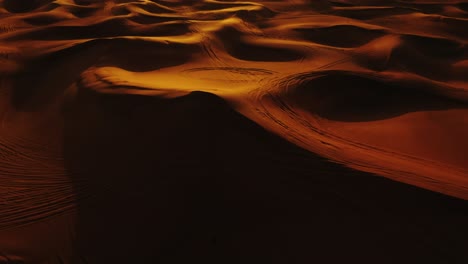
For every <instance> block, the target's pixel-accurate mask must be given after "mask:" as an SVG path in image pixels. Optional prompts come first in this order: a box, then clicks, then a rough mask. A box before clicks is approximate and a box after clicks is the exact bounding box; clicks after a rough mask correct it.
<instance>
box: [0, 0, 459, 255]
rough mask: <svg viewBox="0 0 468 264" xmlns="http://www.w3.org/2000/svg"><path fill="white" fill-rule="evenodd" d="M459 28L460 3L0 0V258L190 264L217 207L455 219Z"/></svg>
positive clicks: (205, 248) (392, 0) (297, 213)
mask: <svg viewBox="0 0 468 264" xmlns="http://www.w3.org/2000/svg"><path fill="white" fill-rule="evenodd" d="M467 26H468V5H467V4H466V3H465V2H464V1H423V0H418V1H396V0H390V1H379V0H362V1H346V0H340V1H338V0H336V1H325V0H318V1H312V0H294V1H293V0H291V1H273V0H271V1H227V0H226V1H220V0H201V1H195V0H182V1H175V0H174V1H171V0H158V1H157V0H140V1H137V0H107V1H99V0H55V1H52V0H29V1H26V0H22V1H20V0H4V1H0V85H1V87H0V88H1V89H0V116H1V120H0V121H1V124H0V183H1V184H0V195H1V196H0V232H4V233H3V234H4V237H7V239H4V240H0V253H1V254H0V263H3V262H6V263H8V262H7V261H9V260H8V258H10V259H14V258H15V256H18V257H19V258H22V259H23V261H25V262H27V263H53V262H54V261H61V259H62V258H63V259H65V260H66V259H69V261H71V262H72V259H74V258H78V259H80V260H79V261H82V262H84V263H102V261H103V260H104V259H105V260H106V261H113V263H118V262H119V261H122V262H123V260H124V259H127V260H128V259H131V256H130V255H131V254H132V253H133V252H137V251H138V250H139V249H138V247H140V250H141V251H142V252H144V253H142V255H141V259H142V260H143V259H144V258H145V257H148V256H150V255H151V256H152V257H153V260H154V261H157V260H159V261H160V262H162V263H166V262H167V263H172V262H170V259H171V254H173V253H174V252H178V251H177V250H179V249H180V250H186V251H184V252H186V253H187V252H188V253H187V254H188V255H189V256H192V257H193V258H204V257H206V256H208V255H211V253H210V252H211V251H210V250H212V249H211V246H210V245H211V244H209V243H208V244H207V245H205V244H203V243H201V244H200V245H205V246H200V247H203V248H195V247H193V248H192V247H190V246H189V245H193V244H196V243H197V242H196V241H198V240H197V239H199V237H200V236H202V237H203V236H205V235H207V234H211V233H210V232H214V233H216V232H215V231H213V229H211V227H210V226H207V225H206V224H205V223H204V220H203V218H202V217H200V216H199V215H198V214H197V213H196V212H195V211H196V210H201V211H203V212H204V213H205V214H207V215H210V217H215V216H214V215H216V214H213V213H212V212H211V211H210V210H213V208H219V207H220V206H221V205H220V204H223V205H224V206H227V208H230V209H232V212H238V213H239V214H244V213H245V214H250V213H252V214H253V215H255V217H257V219H263V217H266V216H267V215H268V216H270V217H272V218H274V215H275V213H274V210H273V209H271V211H269V210H270V209H268V208H270V207H271V208H275V206H277V207H278V208H281V209H278V210H280V211H287V212H288V213H290V214H291V215H294V217H304V219H309V220H310V219H312V218H313V217H312V216H311V215H302V213H300V211H301V209H300V207H299V206H298V205H297V203H299V204H302V203H304V204H305V205H304V206H306V207H307V206H312V205H313V206H315V207H316V208H317V209H316V210H317V212H322V211H321V210H323V212H324V214H327V213H330V214H332V215H334V214H336V215H340V214H344V215H348V214H351V215H352V214H353V213H356V212H366V213H371V212H374V213H375V212H377V213H379V214H380V213H384V214H385V213H395V214H411V212H413V213H414V214H418V213H420V214H422V215H437V216H440V215H444V214H447V215H456V216H459V215H466V214H464V211H465V210H464V209H466V207H465V205H463V204H464V202H463V200H468V163H467V161H466V156H467V155H466V154H467V149H468V139H467V137H466V135H467V134H468V75H467V72H468V53H467V48H466V45H467V43H468V34H467V31H466V27H467ZM255 160H256V162H255ZM308 164H310V165H308ZM264 174H265V176H263V175H264ZM189 175H191V176H189ZM268 175H269V176H268ZM285 175H291V176H290V177H289V178H288V177H286V176H285ZM340 175H341V176H340ZM376 176H378V177H376ZM304 179H306V180H304ZM387 179H390V180H391V181H388V180H387ZM300 181H305V183H304V186H308V187H309V188H311V189H310V190H309V191H307V190H306V189H307V188H304V190H303V189H301V188H300V187H299V186H298V182H300ZM394 181H396V182H394ZM400 182H401V183H405V184H400ZM315 184H318V185H315ZM406 184H409V185H406ZM180 186H183V187H180ZM194 186H196V187H194ZM200 186H201V187H200ZM219 186H223V187H222V188H224V189H223V190H224V191H225V192H226V193H223V191H219V189H218V188H221V187H219ZM285 186H287V187H285ZM317 186H325V188H323V189H324V190H318V189H320V188H318V187H317ZM414 186H416V187H418V188H423V189H427V190H430V191H432V192H429V191H426V190H420V189H418V188H415V187H414ZM197 188H201V189H202V190H203V192H204V193H206V194H200V193H198V192H197V191H196V190H197ZM256 188H257V189H256ZM286 189H287V190H286ZM238 192H239V193H245V196H242V195H240V194H238ZM433 192H435V193H433ZM399 194H400V195H401V197H400V198H399ZM442 194H443V195H442ZM262 195H264V196H262ZM301 195H302V196H301ZM444 195H448V196H452V197H456V198H450V197H446V196H444ZM309 196H310V197H309ZM181 197H187V198H181ZM189 197H190V198H189ZM214 197H218V199H219V200H220V202H219V203H220V204H218V203H217V202H216V201H213V200H216V198H214ZM219 197H224V198H223V199H221V198H219ZM226 197H227V198H226ZM278 197H281V198H278ZM285 197H287V198H285ZM304 197H308V198H307V199H306V198H304ZM324 197H327V198H324ZM302 198H304V199H302ZM321 199H323V201H324V202H323V203H319V202H314V203H312V202H311V203H312V204H309V205H307V204H306V202H304V201H306V200H307V201H311V200H314V201H319V200H321ZM372 199H375V201H371V200H372ZM411 199H413V201H406V200H411ZM458 199H461V200H458ZM142 200H143V201H142ZM249 200H250V201H253V202H252V207H250V206H249V205H248V202H245V201H249ZM283 200H287V201H292V200H294V202H284V203H285V204H283V202H282V201H283ZM164 201H170V202H167V204H166V203H165V202H164ZM233 201H237V202H239V201H242V202H239V204H236V202H233ZM272 201H274V202H272ZM298 201H300V202H298ZM244 202H245V203H244ZM374 202H375V204H374ZM169 204H170V205H171V206H169ZM286 204H287V205H286ZM205 205H206V206H208V207H209V208H211V209H210V210H209V209H206V208H205V207H204V206H205ZM254 205H255V206H257V207H260V208H263V209H259V213H255V212H254V211H255V209H254V208H255V206H254ZM262 206H264V207H262ZM296 206H297V207H296ZM221 207H222V206H221ZM241 207H245V208H247V209H245V210H244V209H239V208H241ZM180 208H184V209H183V210H182V209H180ZM186 208H191V209H186ZM327 208H328V209H327ZM296 209H297V210H296ZM191 210H193V211H191ZM204 210H206V211H204ZM243 210H244V211H243ZM262 210H264V211H262ZM327 210H330V211H327ZM122 212H127V213H124V215H122ZM223 212H224V211H223ZM232 212H231V211H229V210H228V209H226V212H224V214H225V215H224V216H225V218H226V219H231V218H233V219H234V218H236V216H234V215H235V213H232ZM246 212H247V213H246ZM260 212H263V213H264V215H263V216H262V214H261V213H260ZM185 214H187V215H189V216H188V217H187V219H192V220H193V222H190V221H188V220H187V221H184V220H183V219H184V216H185ZM286 214H287V213H286ZM94 215H98V216H101V217H97V216H96V217H95V216H94ZM132 215H135V216H138V217H132ZM161 215H164V217H160V216H161ZM104 216H105V217H104ZM179 216H180V218H179ZM145 217H146V218H145ZM143 218H145V219H146V220H138V219H143ZM240 218H242V217H240ZM267 218H268V217H267ZM57 219H58V220H57ZM110 219H120V220H118V221H117V220H116V223H115V224H108V221H109V220H110ZM174 219H175V220H174ZM223 219H224V218H223ZM246 219H247V218H246ZM246 219H242V221H247V220H246ZM280 219H281V220H278V221H283V222H281V223H285V222H284V221H286V220H285V219H283V218H280ZM137 220H138V221H142V223H141V227H139V226H138V224H137V222H138V221H137ZM451 220H453V219H451ZM49 221H51V223H52V222H53V223H59V224H57V228H56V229H54V228H52V227H50V226H49V224H47V223H49ZM54 221H56V222H54ZM151 221H154V224H151ZM223 221H228V222H229V221H230V220H225V219H224V220H223ZM233 221H234V220H233ZM242 221H241V222H242ZM259 221H260V220H259ZM444 221H447V222H449V220H441V222H443V223H445V224H447V222H444ZM125 222H128V223H132V224H130V225H129V226H130V227H128V228H127V229H125V228H123V229H122V230H121V232H122V233H121V237H123V238H125V239H129V241H130V239H131V238H132V237H135V236H136V234H139V235H140V236H142V237H143V238H140V240H141V241H142V242H141V243H137V244H135V245H133V246H132V244H131V243H130V242H129V241H127V242H125V243H123V242H122V245H119V241H120V240H119V239H118V235H116V234H115V233H116V231H115V230H117V229H118V227H117V226H118V225H119V224H123V223H125ZM324 222H326V221H325V220H324ZM410 222H411V221H410ZM418 222H419V221H418V220H414V221H412V222H411V223H410V224H408V225H409V226H412V227H414V226H415V225H417V223H418ZM351 223H355V222H353V221H351ZM51 225H52V224H51ZM106 225H108V227H107V228H102V227H103V226H106ZM145 225H146V226H151V227H148V230H147V235H142V234H141V233H144V231H143V230H144V228H143V227H144V226H145ZM349 225H350V226H349V227H350V228H352V225H351V224H349ZM402 225H403V224H402ZM433 225H436V224H435V222H434V223H427V225H423V226H424V228H427V229H431V228H432V227H433ZM34 226H38V227H37V228H34ZM44 226H48V227H44ZM163 226H170V227H171V228H172V229H171V228H167V230H166V229H165V228H164V227H163ZM179 226H182V227H181V228H180V230H179V229H178V227H179ZM193 226H196V227H201V228H202V229H201V230H205V231H206V230H209V231H206V232H205V233H204V231H200V234H198V233H197V232H198V231H197V232H195V233H197V234H193V236H190V235H187V236H188V237H187V236H186V233H190V232H192V231H190V230H193V229H192V228H193ZM272 226H275V225H272ZM281 226H283V225H282V224H281ZM336 226H338V223H336V225H335V228H337V229H335V230H338V229H339V228H338V227H336ZM455 226H456V225H455ZM27 228H30V229H31V230H33V231H31V230H29V229H27ZM100 228H102V230H100ZM288 228H292V227H291V226H289V225H288ZM72 229H73V230H74V231H70V230H72ZM306 229H307V228H306ZM1 230H3V231H1ZM41 230H42V231H41ZM44 230H49V231H44ZM119 230H120V229H119ZM173 230H178V231H173ZM340 230H341V229H340ZM98 231H99V232H100V231H102V232H103V233H104V234H105V236H107V238H108V239H107V240H106V239H103V238H98V237H96V236H95V234H94V233H96V232H98ZM264 231H265V230H264ZM341 231H343V230H341ZM341 231H340V232H341ZM367 231H368V232H367V233H366V232H364V233H365V234H366V235H365V237H366V236H367V238H369V239H373V238H375V237H374V235H373V233H372V232H371V231H369V230H368V229H367ZM15 232H17V233H15ZM28 232H31V233H34V234H42V235H37V236H44V233H48V232H51V233H54V234H55V235H53V236H51V237H52V238H51V239H49V240H48V241H47V242H46V243H44V244H47V245H48V247H47V249H46V250H45V251H44V252H43V253H38V252H39V250H37V248H36V249H35V250H32V248H34V247H32V246H31V245H32V244H34V243H37V242H34V241H36V240H35V239H36V238H33V237H32V236H28V235H25V234H26V233H28ZM41 232H44V233H41ZM184 232H185V233H184ZM260 232H261V233H258V234H257V235H260V236H261V235H265V234H264V233H262V232H263V231H260ZM265 232H266V233H268V232H267V231H265ZM311 232H312V231H311ZM336 232H337V234H338V233H339V232H338V231H336ZM349 232H351V231H349ZM434 232H436V231H434ZM437 232H438V231H437ZM437 232H436V233H430V232H429V233H430V234H429V235H428V237H431V236H432V237H431V238H433V237H439V238H440V237H444V236H449V238H448V239H449V240H450V239H453V241H455V242H453V244H451V245H452V246H453V245H454V244H456V242H457V241H458V240H457V239H458V238H454V237H452V236H450V235H449V233H437ZM117 233H118V232H117ZM461 233H462V234H463V230H461ZM1 234H2V233H0V235H1ZM64 234H65V235H64ZM236 235H238V236H240V237H241V236H242V235H241V234H240V233H236ZM322 235H323V236H324V237H325V236H326V235H325V234H322ZM353 235H355V233H353ZM152 236H156V237H158V238H157V239H155V240H157V242H154V243H152V242H148V241H151V240H152V239H153V237H152ZM208 236H211V235H208ZM416 236H417V235H414V237H416ZM181 237H183V238H184V239H186V241H190V242H187V244H183V245H180V244H178V243H181V242H180V241H179V240H177V238H181ZM15 238H18V240H16V239H15ZM55 238H60V239H55ZM203 239H205V238H203ZM207 239H208V238H207ZM238 239H239V240H236V241H237V242H239V241H244V242H245V240H243V238H238ZM392 239H393V240H392ZM392 239H390V241H394V240H395V241H396V240H397V238H396V237H393V238H392ZM428 239H429V238H428ZM91 240H96V241H98V242H100V243H103V244H105V243H109V246H108V247H107V249H102V251H101V252H99V250H98V249H96V248H93V247H92V246H90V245H95V244H92V243H90V245H87V243H88V242H89V241H91ZM286 240H287V239H286ZM12 241H13V242H12ZM57 241H59V242H57ZM70 241H72V242H70ZM203 241H205V240H203ZM431 241H432V240H431ZM120 242H121V241H120ZM15 243H16V245H15ZM191 243H192V244H191ZM239 243H243V242H239ZM388 243H390V242H388ZM408 243H409V242H408ZM432 243H433V244H431V243H429V245H428V247H429V248H437V247H438V246H440V245H439V244H437V243H438V242H432ZM98 244H99V243H98ZM156 244H157V245H156ZM247 244H248V243H247ZM449 244H450V243H449ZM457 245H458V244H457ZM270 246H271V245H270ZM369 246H371V245H369ZM2 247H3V248H6V250H5V252H6V253H3V251H2ZM126 247H127V250H128V252H130V253H129V255H128V256H120V257H122V258H121V259H120V260H119V258H118V257H117V256H116V257H115V259H113V256H111V255H110V253H111V252H112V251H115V250H116V249H120V250H122V251H123V249H124V248H126ZM421 247H422V246H421ZM70 248H72V249H73V250H71V252H69V251H70ZM154 248H158V249H159V251H158V250H156V251H157V253H154V254H153V253H151V252H153V251H152V250H154ZM225 248H229V246H225ZM233 248H234V247H233ZM233 248H229V250H234V249H233ZM453 248H454V251H450V253H447V254H445V253H440V255H438V256H439V257H440V259H444V257H447V256H450V257H452V258H453V260H459V258H461V257H464V256H463V255H462V254H461V253H459V252H458V251H456V249H458V247H456V246H453ZM244 249H245V250H247V251H248V253H245V254H246V255H245V256H248V255H249V254H254V253H252V252H250V251H249V250H250V248H244ZM296 249H297V248H296ZM423 249H424V248H423V247H422V248H421V249H420V250H421V251H420V252H423V251H424V250H423ZM226 250H227V249H226ZM374 250H376V252H377V251H378V248H374ZM156 251H155V252H156ZM260 251H261V250H260ZM260 251H259V252H260ZM416 251H417V250H416ZM56 252H60V253H56ZM171 252H172V253H171ZM301 252H302V253H297V254H299V255H300V254H303V253H304V252H303V251H301ZM417 252H419V251H417ZM231 253H232V252H231ZM56 254H59V255H60V257H58V258H57V259H54V260H51V259H49V256H51V255H56ZM74 254H76V255H77V256H75V255H74ZM158 254H159V255H158ZM174 254H175V253H174ZM226 254H227V253H226ZM259 254H260V255H259V256H262V254H266V253H265V252H263V253H259ZM304 254H305V253H304ZM402 254H403V253H402ZM444 254H445V255H444ZM71 255H73V256H71ZM228 255H229V254H228ZM254 255H255V254H254ZM416 255H417V254H416ZM21 256H22V257H21ZM242 256H244V255H242ZM418 256H419V255H418ZM81 257H83V258H84V259H83V258H81ZM302 257H304V259H307V258H306V257H305V256H302ZM2 258H5V259H6V260H4V259H2ZM180 258H181V259H180V261H182V258H183V257H180ZM188 258H189V257H188ZM189 259H190V258H189ZM312 259H313V258H312ZM318 259H321V258H318ZM428 259H429V260H433V261H435V260H437V257H434V256H431V257H428ZM440 259H439V260H440ZM2 261H3V262H2ZM174 261H175V262H177V260H174ZM213 261H214V260H213ZM244 261H245V259H244ZM250 261H254V258H253V259H252V260H250ZM260 261H261V260H260ZM276 261H281V260H280V258H278V259H277V260H276ZM337 261H338V259H337ZM389 261H390V262H389V263H392V262H391V260H389ZM415 261H416V260H415ZM214 262H216V261H214ZM232 262H233V263H236V262H235V260H232ZM287 262H288V261H287V260H283V262H282V263H287ZM298 262H299V263H301V262H300V261H298ZM224 263H228V262H227V261H225V262H224ZM239 263H247V262H239ZM259 263H260V262H259Z"/></svg>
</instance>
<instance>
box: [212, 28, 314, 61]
mask: <svg viewBox="0 0 468 264" xmlns="http://www.w3.org/2000/svg"><path fill="white" fill-rule="evenodd" d="M217 34H218V37H219V39H220V40H221V41H222V45H223V46H224V48H225V49H226V51H227V53H229V54H230V55H231V56H233V57H235V58H237V59H240V60H246V61H268V62H270V61H274V62H284V61H294V60H299V59H301V58H303V57H304V55H305V54H301V53H300V52H298V51H296V50H293V49H286V48H280V47H270V46H266V45H261V44H256V43H251V42H249V41H246V39H244V37H243V36H242V33H241V32H240V31H239V30H238V29H236V28H234V27H225V28H223V29H222V30H220V31H219V32H218V33H217Z"/></svg>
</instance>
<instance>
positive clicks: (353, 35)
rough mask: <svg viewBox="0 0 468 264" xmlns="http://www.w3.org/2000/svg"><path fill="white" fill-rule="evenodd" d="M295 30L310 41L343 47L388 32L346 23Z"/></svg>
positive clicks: (361, 43)
mask: <svg viewBox="0 0 468 264" xmlns="http://www.w3.org/2000/svg"><path fill="white" fill-rule="evenodd" d="M295 31H297V32H299V33H300V34H301V36H302V37H303V38H304V39H306V40H308V41H312V42H316V43H319V44H323V45H329V46H335V47H343V48H353V47H359V46H362V45H364V44H366V43H367V42H369V41H372V40H374V39H376V38H378V37H382V36H384V35H385V34H386V33H385V32H384V31H382V30H369V29H365V28H360V27H356V26H346V25H340V26H332V27H325V28H297V29H295Z"/></svg>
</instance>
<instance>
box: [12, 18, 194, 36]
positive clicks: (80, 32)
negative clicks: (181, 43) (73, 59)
mask: <svg viewBox="0 0 468 264" xmlns="http://www.w3.org/2000/svg"><path fill="white" fill-rule="evenodd" d="M137 18H138V17H136V18H133V19H132V20H137ZM150 19H151V20H152V22H151V23H160V22H169V21H174V18H170V17H157V16H155V17H153V16H151V17H150ZM156 20H157V21H156ZM33 22H34V21H33ZM36 22H37V19H36ZM137 22H139V23H141V22H140V21H137ZM189 32H190V30H189V24H187V23H184V22H179V23H168V24H159V25H154V26H152V27H148V26H146V27H136V26H130V25H129V23H128V22H127V21H126V18H115V19H111V20H106V21H104V22H100V23H97V24H92V25H84V26H52V27H47V28H43V29H37V30H35V31H29V32H25V33H22V34H18V35H15V36H12V37H10V38H9V40H73V39H92V38H107V37H121V36H159V37H163V36H179V35H183V34H187V33H189Z"/></svg>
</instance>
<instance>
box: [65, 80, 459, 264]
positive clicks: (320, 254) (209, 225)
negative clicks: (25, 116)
mask: <svg viewBox="0 0 468 264" xmlns="http://www.w3.org/2000/svg"><path fill="white" fill-rule="evenodd" d="M65 111H66V115H65V141H64V147H65V149H64V151H65V159H66V167H67V170H68V172H69V174H70V175H73V177H75V179H74V181H78V182H82V181H85V182H87V184H88V185H89V186H91V187H90V188H88V189H86V190H77V195H78V196H79V197H81V198H82V199H80V200H79V201H80V202H79V204H78V208H79V210H78V220H77V221H78V225H77V231H76V234H77V237H76V241H75V243H76V254H78V255H79V256H80V259H82V260H83V261H84V262H86V263H129V262H132V263H137V262H138V263H189V262H190V263H192V262H200V263H313V262H315V261H319V262H326V263H344V262H359V263H375V262H379V263H415V262H424V263H444V262H450V263H463V261H465V260H467V257H468V254H467V253H466V250H465V249H466V235H467V234H468V233H467V231H468V230H467V227H466V219H467V218H468V210H467V209H468V207H467V206H468V205H467V203H466V202H464V201H461V200H458V199H455V198H450V197H446V196H444V195H441V194H437V193H433V192H430V191H426V190H422V189H419V188H416V187H413V186H409V185H405V184H401V183H397V182H393V181H390V180H388V179H385V178H382V177H377V176H373V175H370V174H367V173H362V172H358V171H354V170H351V169H347V168H344V167H342V166H340V165H337V164H335V163H332V162H328V161H327V160H325V159H323V158H321V157H318V156H316V155H314V154H311V153H309V152H307V151H305V150H302V149H300V148H298V147H296V146H294V145H291V144H290V143H288V142H286V141H285V140H283V139H281V138H278V137H277V136H274V135H272V134H270V133H268V132H267V131H265V130H264V129H263V128H261V127H260V126H258V125H257V124H255V123H253V122H252V121H250V120H248V119H246V118H245V117H243V116H242V115H240V114H238V113H237V112H235V111H234V110H232V109H231V108H230V107H229V106H228V105H227V104H226V103H225V102H224V101H223V100H221V99H220V98H218V97H216V96H214V95H212V94H208V93H202V92H193V93H191V94H189V95H187V96H182V97H179V98H175V99H159V98H155V97H145V96H138V95H123V94H120V95H119V94H99V93H96V92H95V91H91V90H86V89H83V88H81V89H80V90H79V91H78V94H77V96H76V98H75V101H74V102H72V103H71V104H70V105H68V107H67V109H66V110H65Z"/></svg>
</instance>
